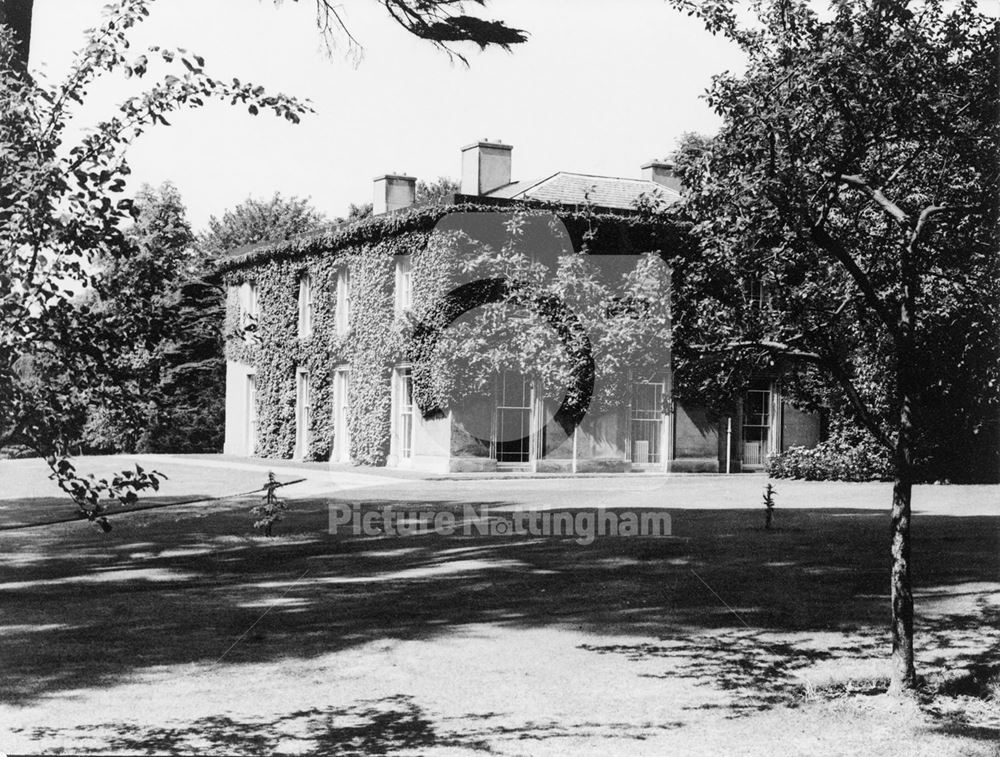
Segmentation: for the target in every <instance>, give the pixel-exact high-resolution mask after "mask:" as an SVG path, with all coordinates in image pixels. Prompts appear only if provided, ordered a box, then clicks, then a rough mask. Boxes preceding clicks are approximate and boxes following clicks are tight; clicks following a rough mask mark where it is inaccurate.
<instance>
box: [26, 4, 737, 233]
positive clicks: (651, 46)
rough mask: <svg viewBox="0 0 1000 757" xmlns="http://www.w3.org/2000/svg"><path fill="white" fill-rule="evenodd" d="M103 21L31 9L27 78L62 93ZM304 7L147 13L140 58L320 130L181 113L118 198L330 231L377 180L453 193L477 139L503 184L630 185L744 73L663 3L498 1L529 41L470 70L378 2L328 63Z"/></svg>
mask: <svg viewBox="0 0 1000 757" xmlns="http://www.w3.org/2000/svg"><path fill="white" fill-rule="evenodd" d="M103 5H104V2H103V0H36V2H35V11H34V19H33V27H32V47H31V64H30V65H31V67H32V69H33V70H35V71H36V72H40V73H42V74H43V75H44V76H45V78H47V79H48V80H49V81H52V82H55V81H58V80H60V79H61V78H62V77H63V76H64V75H65V73H66V71H67V70H68V69H69V66H70V64H71V62H72V60H73V54H74V52H75V51H76V50H78V49H79V48H80V47H81V46H82V45H83V41H84V30H85V29H87V28H88V27H92V26H95V25H97V24H98V23H99V22H100V19H101V8H102V6H103ZM314 8H315V6H314V5H313V3H312V1H311V0H301V2H284V3H281V4H280V5H279V6H278V7H275V4H274V3H273V2H271V0H159V1H158V2H154V3H152V4H151V13H150V17H149V19H148V20H147V21H146V22H145V23H143V24H142V25H141V26H139V27H137V28H136V29H135V30H134V33H133V34H132V35H131V36H130V39H131V41H132V45H131V49H132V50H133V51H134V53H135V55H136V56H138V55H139V54H140V53H141V52H143V50H144V49H145V48H146V47H147V46H149V45H153V44H158V45H162V46H170V47H182V48H186V49H188V50H190V51H192V52H194V53H197V54H199V55H201V56H203V57H204V58H205V68H206V71H207V72H208V73H209V74H211V75H213V76H215V77H217V78H224V77H225V78H228V77H232V76H236V77H239V78H240V79H241V80H244V81H253V82H255V83H257V84H261V85H263V86H265V87H267V88H268V89H269V90H271V91H275V92H284V93H286V94H290V95H294V96H296V97H299V98H303V99H309V100H310V101H311V103H312V107H313V108H314V110H315V113H312V114H309V115H307V116H306V117H305V118H304V119H303V120H302V122H301V123H300V124H298V125H294V124H290V123H288V122H287V121H285V120H283V119H278V118H276V117H274V116H272V115H269V114H266V113H262V114H260V115H258V116H251V115H249V114H248V113H247V111H246V109H245V108H242V107H238V106H231V105H228V104H221V103H213V104H210V105H208V106H206V107H205V108H202V109H199V110H195V111H189V112H184V113H182V114H177V115H175V116H174V117H172V118H170V121H171V126H169V127H163V126H160V127H157V128H155V129H154V130H151V131H149V132H147V133H146V134H144V135H142V136H141V137H140V139H139V140H138V141H137V142H136V143H135V144H134V145H133V146H132V147H131V148H130V150H129V163H130V165H131V167H132V171H133V173H132V177H131V179H132V182H133V184H132V186H131V187H130V190H131V191H135V190H136V189H138V187H139V185H140V184H141V183H144V182H146V183H150V184H154V185H158V184H160V183H161V182H163V181H168V180H169V181H171V182H173V183H174V184H175V185H176V186H177V187H178V189H179V190H180V192H181V194H182V196H183V198H184V201H185V203H186V205H187V208H188V216H189V219H190V220H191V222H192V224H193V225H194V227H195V229H200V228H203V227H204V225H205V224H206V223H207V221H208V218H209V216H211V215H215V216H221V214H222V213H223V212H224V211H225V210H226V209H227V208H231V207H233V206H234V205H236V204H238V203H239V202H241V201H243V200H245V199H246V198H247V197H250V196H252V197H256V198H267V197H270V196H271V195H273V194H274V192H276V191H277V192H281V193H282V194H283V195H285V196H299V197H308V198H309V199H310V200H311V202H312V203H313V205H315V207H317V208H318V209H319V210H321V211H322V212H323V213H325V214H326V215H327V216H330V217H336V216H340V215H345V214H346V212H347V208H348V205H349V204H350V203H362V202H370V201H371V197H372V179H373V178H374V177H375V176H377V175H380V174H384V173H406V174H409V175H411V176H416V177H417V178H419V179H426V180H432V179H434V178H436V177H438V176H450V177H453V178H458V177H459V175H460V165H461V158H460V149H461V147H462V146H464V145H466V144H469V143H470V142H475V141H479V140H482V139H489V140H491V141H498V140H499V141H503V142H505V143H507V144H511V145H513V146H514V151H513V178H514V180H520V179H532V178H542V177H544V176H547V175H549V174H552V173H554V172H556V171H578V172H581V173H590V174H599V175H608V176H627V177H638V176H639V173H640V170H639V167H640V165H641V164H642V163H644V162H646V161H648V160H650V159H652V158H656V157H663V156H665V155H667V154H669V153H670V151H671V150H672V149H673V147H674V146H675V144H676V141H677V139H678V137H680V135H681V134H683V133H684V132H687V131H696V132H703V133H711V132H712V131H714V130H715V129H716V128H717V126H718V119H717V117H716V116H715V115H714V114H713V113H712V112H711V110H710V109H709V107H708V105H707V104H706V103H705V102H704V100H703V99H702V98H701V95H702V94H703V93H704V91H705V89H706V88H707V87H708V86H709V84H710V81H711V77H712V76H713V75H714V74H718V73H721V72H723V71H726V70H729V71H739V70H740V69H741V66H742V58H741V55H740V53H739V51H738V50H736V48H735V46H733V45H732V44H731V43H729V42H727V41H725V40H722V39H717V38H714V37H712V36H711V35H710V34H708V33H707V32H706V31H704V29H703V28H702V27H701V26H700V24H699V23H698V22H697V21H695V20H694V19H691V18H689V17H687V16H684V15H682V14H681V13H679V12H677V11H675V10H673V9H672V8H670V7H669V6H668V5H667V3H666V2H664V0H618V2H615V3H610V2H606V1H602V0H493V1H492V2H490V3H489V5H488V6H487V9H486V11H485V13H483V12H481V15H487V16H491V17H496V18H502V19H504V20H505V21H506V22H507V23H508V24H509V25H511V26H515V27H518V28H521V29H524V30H526V31H527V32H528V33H529V35H530V37H529V40H528V42H527V43H526V44H523V45H518V46H516V47H514V48H513V50H512V52H510V53H507V52H504V51H502V50H488V51H486V52H483V53H480V52H478V49H477V48H475V47H472V48H471V49H469V50H466V49H464V48H463V52H464V53H466V54H467V57H468V60H469V66H468V67H466V66H464V65H463V64H461V63H460V62H458V61H452V60H449V58H448V56H447V55H445V54H444V53H442V52H441V51H439V50H437V49H436V48H435V47H434V46H432V45H431V44H430V43H428V42H425V41H423V40H419V39H417V38H415V37H413V36H411V35H409V34H408V33H407V32H405V31H404V30H403V29H401V28H400V27H398V26H397V25H396V24H395V22H393V21H392V20H391V19H390V18H389V16H388V14H387V13H386V11H385V10H384V9H383V8H382V7H381V5H380V4H379V3H378V2H376V0H342V2H341V4H340V9H341V11H342V14H343V17H344V19H345V21H346V22H347V24H348V25H349V27H350V30H351V32H352V34H353V35H354V36H355V37H356V38H358V40H359V41H360V42H361V44H362V45H363V47H364V54H363V58H362V59H361V61H360V62H356V61H355V60H353V59H352V57H351V56H349V55H348V54H347V49H346V46H345V45H343V44H342V45H341V46H340V48H339V49H337V50H335V51H334V52H333V53H332V55H328V54H327V52H326V51H325V48H324V45H323V44H322V42H321V39H320V35H319V33H318V31H317V30H316V26H315V18H314ZM164 73H165V72H164ZM146 81H147V82H148V80H146ZM141 83H142V82H139V84H140V85H141ZM138 91H139V90H138V89H137V84H136V82H135V81H128V80H125V79H114V78H109V79H106V80H103V81H101V82H99V83H98V85H97V86H95V87H93V88H92V91H91V92H90V94H89V96H88V98H87V101H86V104H85V106H84V107H83V108H82V109H81V110H80V112H79V113H78V114H77V116H76V118H75V121H74V129H76V130H80V131H82V130H85V129H86V128H87V127H88V126H89V125H92V124H93V123H95V122H97V121H98V120H100V119H101V118H105V117H107V116H108V115H109V114H110V113H111V112H112V111H113V108H114V105H115V103H116V102H118V101H120V100H122V99H124V97H127V96H129V95H131V94H136V93H137V92H138Z"/></svg>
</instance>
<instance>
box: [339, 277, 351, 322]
mask: <svg viewBox="0 0 1000 757" xmlns="http://www.w3.org/2000/svg"><path fill="white" fill-rule="evenodd" d="M350 317H351V272H350V271H349V270H348V269H347V267H346V266H345V267H344V268H342V269H341V270H340V273H338V274H337V318H336V321H337V333H338V334H346V333H347V330H348V328H350Z"/></svg>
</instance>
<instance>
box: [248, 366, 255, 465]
mask: <svg viewBox="0 0 1000 757" xmlns="http://www.w3.org/2000/svg"><path fill="white" fill-rule="evenodd" d="M246 419H247V429H246V431H247V457H253V456H254V453H255V452H256V451H257V376H256V375H255V374H253V373H249V374H247V413H246Z"/></svg>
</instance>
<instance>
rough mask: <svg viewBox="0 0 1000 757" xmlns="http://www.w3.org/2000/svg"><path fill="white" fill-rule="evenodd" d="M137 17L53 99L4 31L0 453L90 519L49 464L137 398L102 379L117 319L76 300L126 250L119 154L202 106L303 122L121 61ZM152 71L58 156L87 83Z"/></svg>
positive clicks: (120, 24)
mask: <svg viewBox="0 0 1000 757" xmlns="http://www.w3.org/2000/svg"><path fill="white" fill-rule="evenodd" d="M146 15H147V10H146V6H145V3H144V2H142V0H123V2H120V3H118V4H116V5H114V6H112V7H111V8H110V9H109V11H108V12H107V14H106V17H105V21H104V24H103V25H102V26H101V27H100V28H98V29H96V30H94V31H93V32H92V33H91V34H90V37H89V40H88V44H87V45H86V46H85V47H84V48H83V50H82V51H81V52H80V53H79V54H78V55H77V57H76V59H75V61H74V63H73V66H72V68H71V70H70V73H69V75H68V76H67V78H66V79H65V80H64V81H62V82H61V83H59V84H58V85H56V86H44V85H41V84H38V83H36V82H34V81H32V80H31V79H30V78H29V77H28V76H26V75H25V74H24V72H23V69H22V68H20V67H19V66H18V64H17V56H18V48H17V47H16V45H15V43H14V40H13V35H12V33H11V32H10V30H9V29H8V28H7V27H6V26H3V27H0V197H2V198H3V201H2V204H0V446H3V445H5V444H10V443H19V444H23V445H26V446H29V447H31V448H32V449H34V450H36V451H37V452H39V453H40V454H42V455H43V456H45V457H46V459H47V460H49V462H50V465H52V467H53V472H54V475H56V476H57V477H58V478H59V481H60V484H61V485H63V486H64V489H66V490H67V491H70V492H76V493H77V494H74V497H75V499H76V501H77V504H78V505H80V507H81V509H83V510H85V511H86V512H87V513H88V517H92V515H93V510H92V509H87V503H88V502H89V500H88V499H87V496H86V487H84V488H79V487H75V486H71V485H69V483H71V482H72V480H73V478H74V476H75V474H74V473H73V469H72V466H65V465H62V464H60V463H59V461H58V457H59V456H62V455H65V454H67V452H68V445H69V444H70V443H72V441H73V439H74V438H76V439H78V438H79V435H78V433H79V427H80V422H81V417H82V416H84V415H85V412H86V409H87V408H88V407H92V406H95V405H98V404H102V405H105V406H107V407H121V406H125V405H128V404H129V403H131V402H132V401H134V399H135V398H134V397H129V396H128V394H129V393H128V390H127V387H124V386H121V385H118V384H116V383H115V382H114V381H113V375H114V371H113V370H110V364H111V363H112V362H113V361H112V360H110V359H109V356H112V355H114V354H115V351H116V349H117V347H118V344H119V338H120V335H121V330H120V329H121V326H122V323H121V320H120V319H118V318H114V317H108V316H106V315H104V314H100V313H98V312H96V311H95V309H94V308H92V307H91V306H90V305H88V304H86V303H83V304H81V303H80V302H79V301H78V300H79V296H80V294H81V292H83V291H85V290H88V289H92V288H95V287H98V286H100V287H101V288H103V290H104V291H106V290H107V287H108V286H110V284H109V283H108V282H107V281H106V280H104V279H102V273H101V271H100V270H99V269H98V267H97V266H96V265H95V263H96V262H97V261H98V260H101V261H109V260H116V259H118V258H120V257H121V256H125V255H127V254H128V253H129V252H130V251H131V250H132V249H133V248H132V246H131V245H130V243H129V241H128V239H127V237H126V234H125V231H124V229H125V228H126V226H127V225H128V223H129V222H131V220H132V218H133V214H134V212H135V207H134V205H133V203H132V201H131V200H129V199H128V198H121V193H122V191H123V190H124V188H125V184H126V177H127V176H128V174H129V167H128V163H127V160H126V156H125V153H126V150H127V148H128V146H129V145H130V144H131V142H132V141H133V140H134V139H136V138H137V137H138V136H140V135H141V134H142V133H143V132H144V131H145V130H146V129H147V128H149V127H151V126H154V125H157V124H166V123H168V122H167V119H166V116H167V115H169V114H170V113H172V112H174V111H176V110H179V109H182V108H195V107H199V106H201V105H203V104H204V103H205V101H206V100H208V99H211V98H223V99H226V100H228V101H230V102H233V103H243V104H244V105H246V106H247V108H248V110H249V111H250V112H251V113H257V112H259V111H260V110H263V109H267V110H271V111H273V112H274V113H275V114H277V115H279V116H282V117H284V118H286V119H288V120H290V121H293V122H294V121H298V120H299V117H300V115H301V114H302V113H304V112H306V111H307V110H308V108H307V107H306V106H304V105H303V104H301V103H299V102H298V101H296V100H294V99H293V98H289V97H286V96H284V95H270V94H268V93H267V92H265V90H264V89H263V88H262V87H257V86H255V85H253V84H250V83H245V82H241V81H239V80H238V79H230V80H228V81H225V82H223V81H220V80H217V79H213V78H212V77H211V76H209V75H208V74H206V73H205V70H204V62H203V60H202V59H201V58H200V57H198V56H196V55H191V54H188V53H185V52H182V51H178V50H170V49H168V48H163V47H159V46H156V47H152V48H150V49H149V50H147V51H146V52H145V53H144V54H139V55H137V56H136V57H134V58H131V59H126V57H125V53H126V50H127V48H128V41H127V33H128V31H129V29H131V27H133V26H134V25H135V24H137V23H139V22H141V21H142V20H143V19H144V18H145V16H146ZM161 67H162V68H165V69H166V71H165V72H164V73H163V75H162V77H161V78H160V79H159V80H158V81H157V82H156V83H155V84H154V85H152V86H151V87H149V88H148V89H146V90H145V91H143V92H142V93H141V94H138V95H135V96H132V97H130V98H128V99H126V100H125V101H124V102H123V103H122V104H121V105H120V106H119V107H118V109H117V111H116V112H115V113H114V115H112V116H111V117H110V118H108V119H107V120H105V121H102V122H100V123H99V124H97V125H96V127H94V128H93V129H91V130H90V131H89V132H88V133H87V134H86V136H84V137H83V138H82V139H81V141H80V142H79V143H78V144H75V145H74V144H67V143H66V141H65V132H66V127H67V124H68V123H69V122H70V120H71V119H72V115H73V114H72V109H73V106H74V105H75V104H79V103H81V102H83V100H84V97H85V95H86V92H87V90H88V88H89V87H90V85H91V84H92V83H93V81H94V80H95V79H97V78H98V77H100V76H101V75H103V74H106V73H108V72H111V71H120V72H124V73H125V75H126V76H128V77H131V78H133V79H143V78H144V77H146V76H147V75H149V74H150V71H152V70H156V69H159V68H161ZM78 495H79V496H78Z"/></svg>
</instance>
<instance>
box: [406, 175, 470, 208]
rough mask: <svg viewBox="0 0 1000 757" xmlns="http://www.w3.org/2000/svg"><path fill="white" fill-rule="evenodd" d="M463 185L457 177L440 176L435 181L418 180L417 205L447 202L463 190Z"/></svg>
mask: <svg viewBox="0 0 1000 757" xmlns="http://www.w3.org/2000/svg"><path fill="white" fill-rule="evenodd" d="M461 188H462V185H461V184H460V183H459V182H458V181H456V180H455V179H450V178H448V177H447V176H439V177H438V178H437V179H436V180H435V181H432V182H426V181H418V182H417V196H416V204H417V205H435V204H438V203H442V202H446V201H447V200H449V199H450V198H451V196H452V195H454V194H456V193H457V192H459V191H461Z"/></svg>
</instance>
